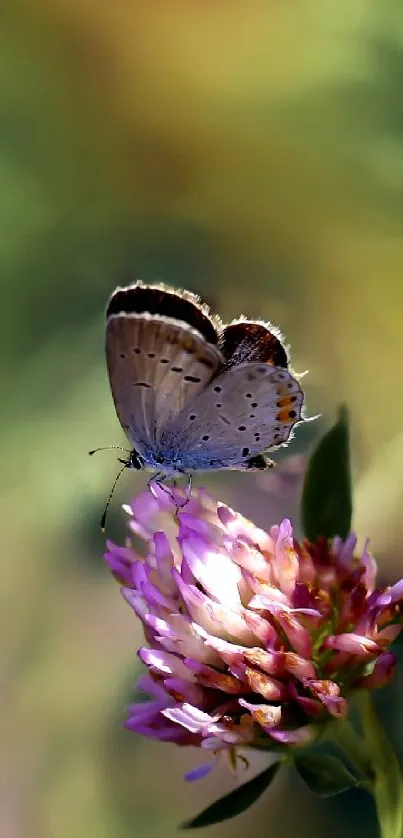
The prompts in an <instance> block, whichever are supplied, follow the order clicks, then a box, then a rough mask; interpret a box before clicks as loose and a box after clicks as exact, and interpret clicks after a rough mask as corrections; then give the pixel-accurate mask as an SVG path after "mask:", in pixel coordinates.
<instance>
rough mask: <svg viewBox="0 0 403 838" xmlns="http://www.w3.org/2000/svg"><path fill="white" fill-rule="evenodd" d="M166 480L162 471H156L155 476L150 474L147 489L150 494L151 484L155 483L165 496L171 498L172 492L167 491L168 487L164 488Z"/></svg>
mask: <svg viewBox="0 0 403 838" xmlns="http://www.w3.org/2000/svg"><path fill="white" fill-rule="evenodd" d="M166 479H167V475H166V474H164V472H163V471H157V472H156V473H155V474H152V475H151V477H149V478H148V480H147V489H150V490H151V492H152V484H153V483H156V484H157V486H159V488H160V489H162V491H163V492H165V493H166V494H167V495H170V497H172V492H171V490H170V489H169V487H168V486H164V481H165V480H166Z"/></svg>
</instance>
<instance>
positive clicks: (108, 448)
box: [88, 445, 130, 457]
mask: <svg viewBox="0 0 403 838" xmlns="http://www.w3.org/2000/svg"><path fill="white" fill-rule="evenodd" d="M112 448H115V449H117V450H118V451H125V453H126V454H130V451H129V450H128V449H127V448H123V447H122V446H121V445H105V447H104V448H94V449H93V451H89V452H88V453H89V455H90V457H92V455H93V454H96V453H97V452H98V451H111V450H112Z"/></svg>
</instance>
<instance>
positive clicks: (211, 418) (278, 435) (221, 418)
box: [162, 363, 303, 470]
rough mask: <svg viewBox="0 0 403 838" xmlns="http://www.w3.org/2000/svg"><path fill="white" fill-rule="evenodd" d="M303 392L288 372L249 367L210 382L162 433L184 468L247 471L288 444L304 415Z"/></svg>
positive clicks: (258, 365)
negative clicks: (270, 451)
mask: <svg viewBox="0 0 403 838" xmlns="http://www.w3.org/2000/svg"><path fill="white" fill-rule="evenodd" d="M302 408H303V393H302V390H301V388H300V386H299V384H298V382H297V381H296V379H295V378H294V377H293V375H292V374H291V373H290V372H289V371H288V370H287V369H285V368H282V367H273V366H271V365H268V364H261V363H257V364H244V365H243V366H238V367H235V368H233V369H230V370H228V371H226V372H224V373H222V374H221V375H219V376H217V377H216V378H215V379H214V380H213V381H211V382H210V383H209V384H207V386H206V387H205V388H204V390H203V391H202V392H201V393H200V394H199V395H198V396H196V398H195V399H193V400H192V401H190V402H188V403H187V404H186V406H185V408H184V410H182V412H181V413H180V414H179V415H178V416H177V417H176V419H175V420H174V421H173V422H171V423H170V424H169V426H168V427H167V428H166V429H165V431H164V433H163V435H162V441H163V444H164V448H166V449H167V450H169V451H172V450H176V451H181V461H182V465H183V468H184V469H185V470H197V469H206V470H207V469H214V468H246V467H247V462H248V460H249V459H250V458H251V457H254V456H255V455H258V454H260V453H262V452H264V451H266V450H267V449H269V448H271V447H273V446H277V445H281V444H282V443H285V442H287V440H288V439H289V437H290V434H291V431H292V428H293V427H294V425H295V424H296V423H297V422H298V421H299V420H300V419H301V417H302Z"/></svg>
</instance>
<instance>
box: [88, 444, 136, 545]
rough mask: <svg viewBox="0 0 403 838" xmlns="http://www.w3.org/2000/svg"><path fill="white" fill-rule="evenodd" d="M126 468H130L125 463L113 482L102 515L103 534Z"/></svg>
mask: <svg viewBox="0 0 403 838" xmlns="http://www.w3.org/2000/svg"><path fill="white" fill-rule="evenodd" d="M90 453H91V452H90ZM121 462H124V461H122V460H121ZM126 468H128V463H126V462H124V465H123V466H122V468H121V469H120V471H118V473H117V475H116V477H115V479H114V481H113V485H112V488H111V490H110V492H109V497H108V500H107V501H106V504H105V509H104V512H103V515H102V518H101V530H102V532H105V524H106V513H107V512H108V508H109V504H110V502H111V500H112V495H113V493H114V491H115V488H116V484H117V482H118V480H119V478H120V477H121V475H122V474H123V472H124V471H125V469H126Z"/></svg>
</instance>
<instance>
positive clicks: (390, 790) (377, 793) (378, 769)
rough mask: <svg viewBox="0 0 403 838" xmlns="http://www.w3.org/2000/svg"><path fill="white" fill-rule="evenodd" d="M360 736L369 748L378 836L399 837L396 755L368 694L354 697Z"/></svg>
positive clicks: (401, 795) (402, 801)
mask: <svg viewBox="0 0 403 838" xmlns="http://www.w3.org/2000/svg"><path fill="white" fill-rule="evenodd" d="M356 703H357V705H358V707H359V710H360V715H361V724H362V730H363V734H364V739H365V742H366V744H367V746H369V748H370V751H371V768H372V775H373V776H372V782H371V785H372V793H373V795H374V798H375V804H376V810H377V814H378V821H379V827H380V832H381V836H382V838H401V836H402V830H403V785H402V775H401V771H400V766H399V762H398V759H397V756H396V754H395V752H394V750H393V748H392V746H391V744H390V742H389V739H388V737H387V736H386V733H385V731H384V729H383V727H382V725H381V724H380V722H379V719H378V717H377V715H376V713H375V711H374V709H373V706H372V702H371V697H370V694H369V693H368V692H367V691H364V690H363V691H362V692H361V693H359V694H358V695H357V697H356Z"/></svg>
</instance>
